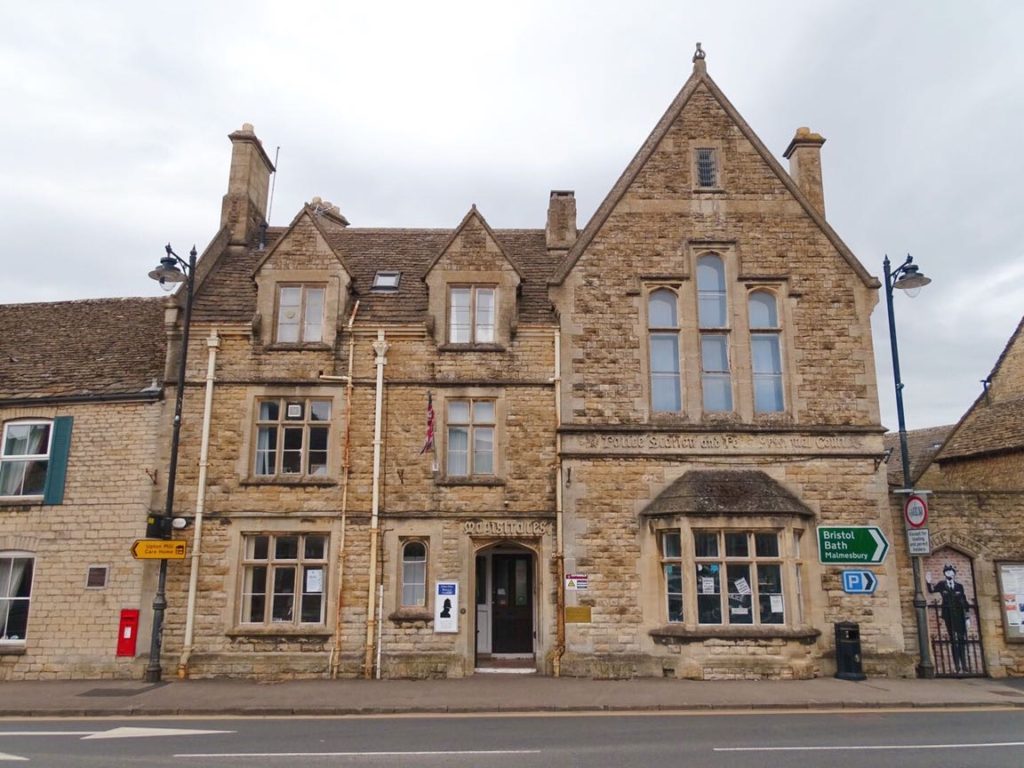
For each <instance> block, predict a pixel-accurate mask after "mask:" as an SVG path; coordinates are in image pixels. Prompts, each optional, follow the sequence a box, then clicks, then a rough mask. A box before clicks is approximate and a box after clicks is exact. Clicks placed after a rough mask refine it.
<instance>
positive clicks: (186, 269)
mask: <svg viewBox="0 0 1024 768" xmlns="http://www.w3.org/2000/svg"><path fill="white" fill-rule="evenodd" d="M165 250H166V251H167V254H166V255H165V256H164V257H163V258H162V259H160V265H159V266H158V267H157V268H156V269H154V270H153V271H152V272H150V273H149V276H150V277H151V278H153V279H154V280H156V281H158V282H159V283H160V287H161V288H164V289H165V290H172V289H173V288H174V285H175V284H176V283H182V282H183V283H185V317H184V319H183V320H182V327H181V352H180V354H179V355H178V389H177V392H176V393H175V399H174V425H173V429H172V432H171V459H170V466H169V467H168V468H167V503H166V505H165V507H164V519H163V524H164V526H165V527H164V528H163V530H167V527H166V526H169V524H170V521H171V519H172V518H173V517H174V480H175V475H176V474H177V471H178V442H179V439H180V437H181V403H182V398H183V396H184V394H185V361H186V359H187V358H188V329H189V324H190V323H191V322H192V291H193V289H194V287H195V273H196V247H195V246H194V245H193V246H192V250H191V252H190V253H189V255H188V262H186V261H185V260H184V259H182V258H181V257H180V256H178V254H176V253H175V252H174V250H173V249H172V248H171V244H170V243H168V244H167V246H166V248H165ZM165 610H167V559H166V558H164V559H161V560H160V575H159V577H158V579H157V584H156V597H154V598H153V633H152V636H151V637H150V641H149V663H148V664H147V665H146V675H145V681H146V682H147V683H159V682H160V677H161V669H160V645H161V641H162V635H163V629H164V611H165Z"/></svg>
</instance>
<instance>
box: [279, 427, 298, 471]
mask: <svg viewBox="0 0 1024 768" xmlns="http://www.w3.org/2000/svg"><path fill="white" fill-rule="evenodd" d="M302 432H303V429H302V427H288V428H287V429H285V430H284V450H283V451H281V472H283V473H284V474H292V475H296V474H300V473H301V472H302Z"/></svg>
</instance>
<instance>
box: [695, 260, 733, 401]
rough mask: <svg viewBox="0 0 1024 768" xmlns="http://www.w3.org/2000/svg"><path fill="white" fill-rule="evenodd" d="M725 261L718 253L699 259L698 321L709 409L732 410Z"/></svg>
mask: <svg viewBox="0 0 1024 768" xmlns="http://www.w3.org/2000/svg"><path fill="white" fill-rule="evenodd" d="M725 285H726V284H725V264H724V263H723V262H722V259H721V257H720V256H718V255H717V254H706V255H704V256H701V257H700V258H699V259H698V260H697V325H698V327H699V329H700V360H701V389H702V392H703V402H704V410H705V412H720V411H731V410H732V374H731V371H730V365H729V302H728V295H727V293H726V287H725Z"/></svg>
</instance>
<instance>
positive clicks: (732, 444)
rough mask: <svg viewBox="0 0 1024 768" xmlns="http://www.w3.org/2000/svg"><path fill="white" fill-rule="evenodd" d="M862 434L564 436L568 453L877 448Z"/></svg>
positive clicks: (771, 452) (810, 450)
mask: <svg viewBox="0 0 1024 768" xmlns="http://www.w3.org/2000/svg"><path fill="white" fill-rule="evenodd" d="M868 439H869V438H867V437H862V436H860V435H779V434H774V435H751V434H723V433H716V434H692V433H691V434H673V433H669V432H632V433H629V434H613V433H612V434H610V433H603V434H601V433H597V434H585V435H574V434H569V435H566V436H565V439H564V443H563V445H564V451H565V452H566V453H595V454H599V453H647V454H650V453H690V452H697V453H700V452H716V453H769V454H776V453H783V454H790V453H862V452H870V451H872V450H874V449H875V447H873V446H870V445H869V444H868V442H867V440H868Z"/></svg>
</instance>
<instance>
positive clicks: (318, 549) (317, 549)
mask: <svg viewBox="0 0 1024 768" xmlns="http://www.w3.org/2000/svg"><path fill="white" fill-rule="evenodd" d="M305 544H306V546H305V551H304V554H303V557H305V558H306V559H307V560H323V559H324V553H325V552H326V549H327V537H326V536H307V537H306V542H305Z"/></svg>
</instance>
